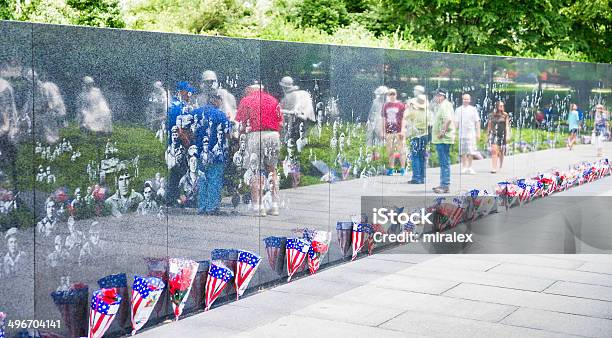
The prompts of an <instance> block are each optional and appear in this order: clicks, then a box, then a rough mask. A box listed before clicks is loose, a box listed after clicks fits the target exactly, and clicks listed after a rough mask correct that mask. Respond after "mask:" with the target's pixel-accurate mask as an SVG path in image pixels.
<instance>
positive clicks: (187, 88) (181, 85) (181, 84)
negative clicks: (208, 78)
mask: <svg viewBox="0 0 612 338" xmlns="http://www.w3.org/2000/svg"><path fill="white" fill-rule="evenodd" d="M181 90H184V91H186V92H189V93H192V94H195V93H196V90H195V88H193V87H192V86H191V85H190V84H189V82H187V81H181V82H179V83H177V84H176V91H181Z"/></svg>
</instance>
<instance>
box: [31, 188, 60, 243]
mask: <svg viewBox="0 0 612 338" xmlns="http://www.w3.org/2000/svg"><path fill="white" fill-rule="evenodd" d="M55 209H56V206H55V201H54V200H53V199H52V198H51V197H49V198H47V200H46V201H45V217H43V219H41V220H40V221H38V223H37V224H36V232H37V233H38V234H39V235H41V236H42V237H43V238H50V237H51V236H52V235H53V232H54V231H55V226H56V225H57V219H56V215H55V211H56V210H55Z"/></svg>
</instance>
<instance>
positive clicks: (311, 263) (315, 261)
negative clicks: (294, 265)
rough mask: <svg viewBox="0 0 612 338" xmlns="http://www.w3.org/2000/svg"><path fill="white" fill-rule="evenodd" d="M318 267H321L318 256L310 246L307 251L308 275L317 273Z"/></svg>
mask: <svg viewBox="0 0 612 338" xmlns="http://www.w3.org/2000/svg"><path fill="white" fill-rule="evenodd" d="M319 267H321V259H320V258H319V254H318V253H316V252H315V251H314V248H313V247H312V246H311V247H310V248H309V249H308V270H309V271H310V274H311V275H312V274H315V273H316V272H317V271H319Z"/></svg>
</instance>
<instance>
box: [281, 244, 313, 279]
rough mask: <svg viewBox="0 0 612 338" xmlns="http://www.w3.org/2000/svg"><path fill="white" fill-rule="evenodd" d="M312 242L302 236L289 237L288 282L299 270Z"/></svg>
mask: <svg viewBox="0 0 612 338" xmlns="http://www.w3.org/2000/svg"><path fill="white" fill-rule="evenodd" d="M309 248H310V243H309V242H308V241H306V240H305V239H302V238H287V247H286V249H287V274H288V276H287V282H289V281H291V277H292V276H293V275H294V274H295V273H296V272H297V271H298V269H299V268H300V266H302V263H304V259H306V255H307V254H308V249H309Z"/></svg>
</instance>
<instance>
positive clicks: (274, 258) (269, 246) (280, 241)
mask: <svg viewBox="0 0 612 338" xmlns="http://www.w3.org/2000/svg"><path fill="white" fill-rule="evenodd" d="M286 239H287V238H286V237H275V236H270V237H266V238H264V243H265V244H266V255H267V256H268V264H270V268H271V269H272V271H277V262H278V261H279V260H278V259H279V256H280V254H281V252H282V249H283V247H284V246H285V243H284V242H285V241H286ZM280 266H281V267H282V265H280Z"/></svg>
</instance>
